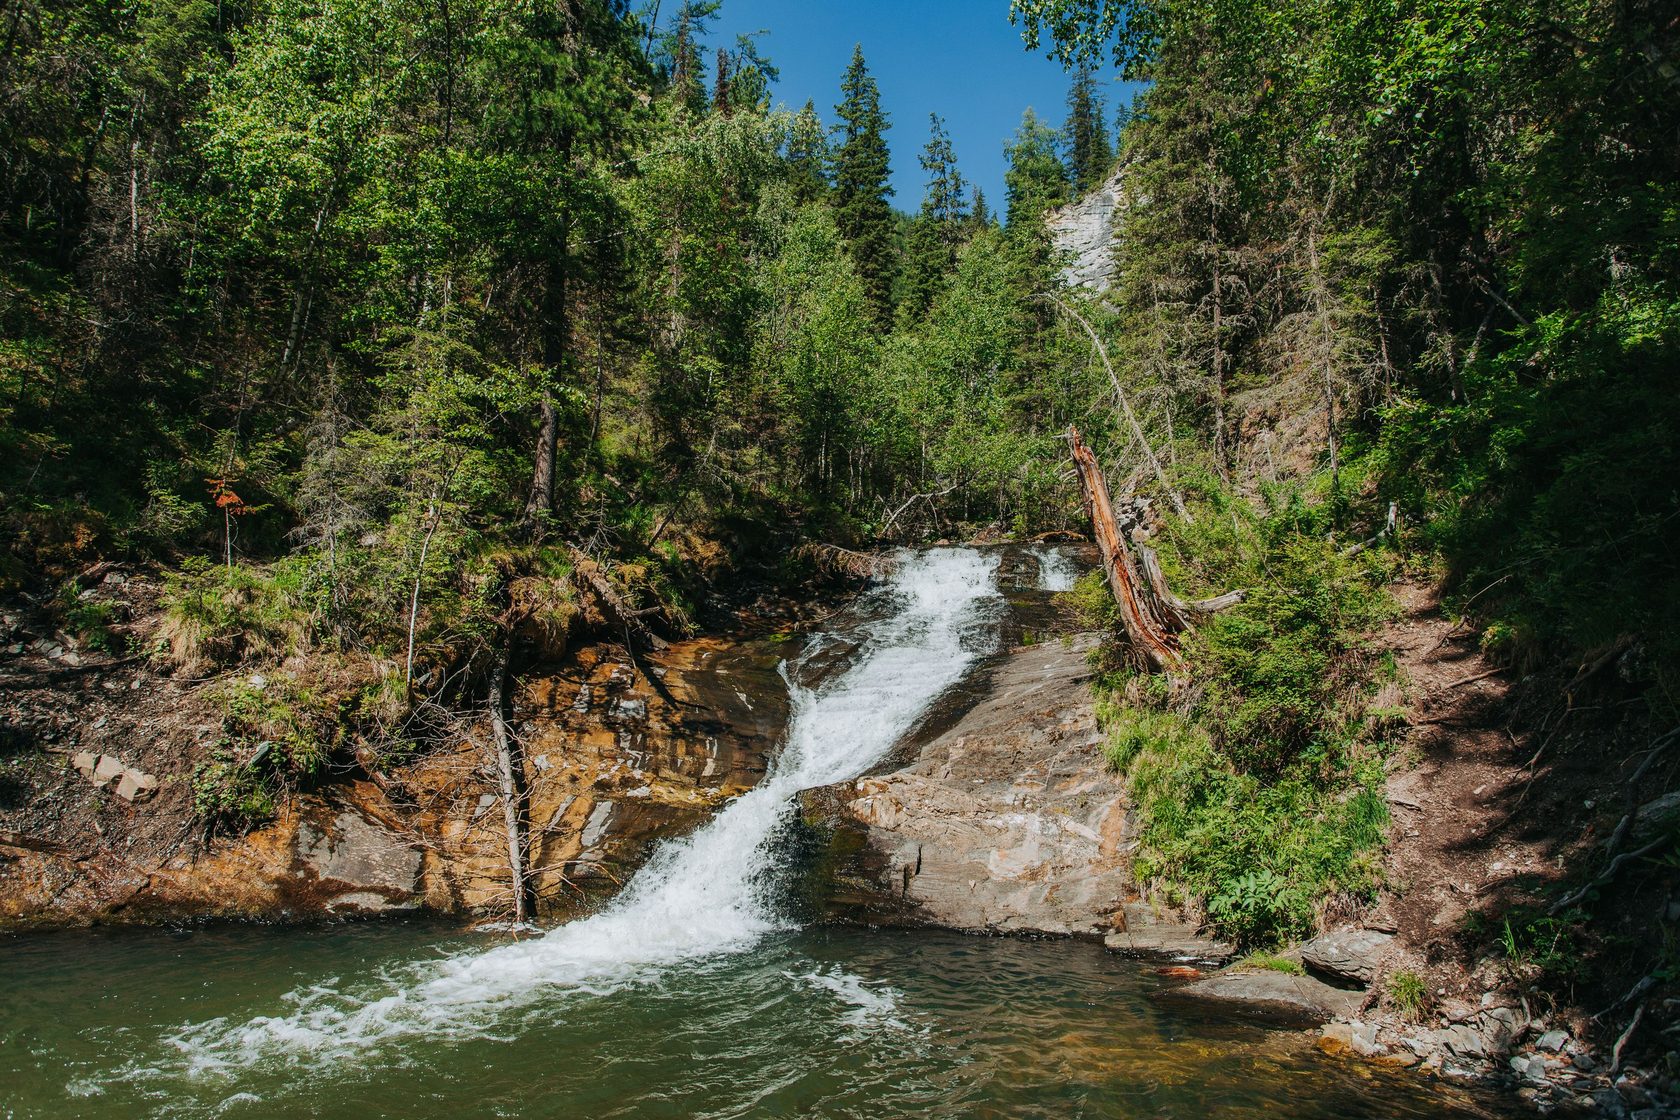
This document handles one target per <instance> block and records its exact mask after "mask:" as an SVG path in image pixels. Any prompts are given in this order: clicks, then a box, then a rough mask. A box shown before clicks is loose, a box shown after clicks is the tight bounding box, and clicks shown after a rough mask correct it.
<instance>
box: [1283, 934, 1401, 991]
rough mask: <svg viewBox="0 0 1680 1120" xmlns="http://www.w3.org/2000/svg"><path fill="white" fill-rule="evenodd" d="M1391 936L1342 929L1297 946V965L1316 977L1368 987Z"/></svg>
mask: <svg viewBox="0 0 1680 1120" xmlns="http://www.w3.org/2000/svg"><path fill="white" fill-rule="evenodd" d="M1393 940H1394V936H1393V935H1392V934H1388V933H1379V932H1377V931H1376V930H1370V929H1344V930H1336V931H1334V932H1332V933H1326V934H1324V935H1322V936H1320V937H1315V938H1313V939H1312V940H1311V941H1309V942H1307V943H1306V944H1305V945H1303V946H1301V963H1302V964H1304V965H1306V966H1307V968H1309V969H1310V970H1312V971H1313V972H1316V973H1318V974H1319V975H1320V976H1325V977H1328V978H1330V979H1332V980H1338V981H1341V982H1344V983H1352V984H1361V985H1365V984H1369V983H1370V982H1371V981H1372V979H1373V978H1374V977H1375V976H1376V974H1377V966H1378V964H1379V963H1380V962H1381V960H1382V956H1383V953H1384V952H1386V951H1387V949H1388V946H1389V944H1390V943H1391V942H1392V941H1393Z"/></svg>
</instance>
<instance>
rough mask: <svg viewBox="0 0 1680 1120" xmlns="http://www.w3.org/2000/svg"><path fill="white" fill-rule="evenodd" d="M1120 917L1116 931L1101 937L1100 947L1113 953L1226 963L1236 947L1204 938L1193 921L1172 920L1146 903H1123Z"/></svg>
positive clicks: (1234, 952) (1169, 916) (1233, 954)
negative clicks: (1119, 923) (1106, 948)
mask: <svg viewBox="0 0 1680 1120" xmlns="http://www.w3.org/2000/svg"><path fill="white" fill-rule="evenodd" d="M1120 914H1121V918H1122V924H1121V925H1120V928H1118V929H1116V930H1115V931H1114V932H1113V933H1110V934H1107V935H1105V936H1104V937H1103V944H1104V945H1106V946H1108V947H1109V948H1110V949H1113V950H1114V951H1116V952H1119V953H1136V954H1140V955H1144V956H1151V957H1172V958H1174V959H1175V960H1200V961H1226V960H1229V959H1230V958H1231V957H1233V956H1235V955H1236V951H1237V950H1236V946H1234V945H1228V944H1226V943H1225V942H1223V941H1216V940H1214V939H1213V938H1211V937H1207V936H1205V935H1203V934H1202V932H1201V930H1200V929H1199V928H1198V927H1197V925H1196V924H1195V923H1194V922H1188V921H1178V920H1175V919H1174V918H1173V917H1172V915H1170V914H1162V913H1160V912H1158V911H1156V910H1155V909H1154V908H1153V907H1151V906H1150V905H1149V904H1148V903H1144V902H1127V903H1124V904H1122V905H1121V907H1120Z"/></svg>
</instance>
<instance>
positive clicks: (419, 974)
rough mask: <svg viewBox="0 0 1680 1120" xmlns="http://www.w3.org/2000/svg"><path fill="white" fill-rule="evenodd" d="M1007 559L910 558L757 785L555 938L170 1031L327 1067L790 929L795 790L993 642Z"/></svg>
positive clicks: (869, 757) (251, 1056)
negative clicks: (780, 903)
mask: <svg viewBox="0 0 1680 1120" xmlns="http://www.w3.org/2000/svg"><path fill="white" fill-rule="evenodd" d="M996 566H997V564H996V558H995V557H988V556H984V555H982V554H980V553H978V552H975V551H972V550H969V549H937V550H933V551H929V552H925V553H921V554H916V555H907V556H905V557H904V558H903V561H902V562H901V563H900V564H899V565H898V566H897V568H896V570H895V572H894V574H893V576H892V579H891V581H890V585H889V587H888V589H887V592H888V593H889V594H890V595H891V597H892V599H893V605H894V607H895V609H894V610H893V611H892V613H891V614H889V615H888V616H887V617H886V618H884V619H882V620H881V621H878V622H875V623H872V624H870V625H869V627H868V628H867V631H866V633H865V636H864V637H865V640H864V644H863V646H862V647H861V649H860V651H859V654H858V657H857V660H856V661H855V662H854V663H853V665H852V666H851V667H850V668H849V669H848V670H846V671H845V672H844V673H843V674H842V675H841V676H839V677H838V678H837V679H835V680H833V681H832V682H831V683H829V684H827V685H825V686H823V687H821V688H818V689H815V690H810V689H806V688H803V687H801V686H799V685H798V684H797V683H795V682H794V681H793V679H792V677H791V676H790V682H789V688H790V690H791V691H792V694H793V718H792V721H791V723H790V725H789V728H788V734H787V741H786V744H785V745H784V747H783V749H782V752H781V755H780V757H779V758H778V760H777V762H776V765H775V766H774V767H773V769H772V770H771V772H770V774H769V775H768V776H767V777H766V778H765V780H764V782H762V783H761V784H760V785H759V786H758V787H757V788H755V789H753V790H751V791H749V792H748V793H746V794H743V795H742V796H741V797H739V798H737V799H736V800H735V801H733V802H731V803H730V804H729V806H728V807H727V808H725V809H724V810H723V811H722V812H721V813H719V814H718V815H717V816H716V817H714V818H713V819H712V820H711V821H710V822H708V823H707V824H706V825H705V826H703V827H702V828H700V829H698V830H697V831H695V832H694V833H692V834H691V835H689V836H687V837H685V838H683V839H681V840H678V841H673V842H669V843H667V844H665V845H663V846H662V847H661V848H660V849H659V851H658V852H657V853H656V854H655V855H654V857H653V858H652V860H650V861H649V863H648V865H647V866H646V867H644V868H643V869H642V871H641V872H640V873H638V874H637V875H636V876H635V878H634V879H633V880H632V881H631V883H630V885H629V886H628V887H627V888H626V889H625V891H624V893H623V894H622V895H620V896H619V898H618V899H617V900H616V901H615V902H614V903H613V904H612V905H611V906H609V907H608V908H607V909H605V910H603V911H602V912H600V913H599V914H596V915H593V916H591V917H589V918H585V919H581V920H579V921H576V922H572V923H571V924H569V925H565V926H561V927H559V928H557V929H555V930H553V931H552V932H550V933H548V934H546V935H545V936H542V937H539V938H535V939H533V940H530V941H525V942H522V943H519V944H513V945H505V946H501V947H499V948H496V949H492V950H489V951H487V952H478V953H464V954H461V955H458V956H454V957H450V958H446V959H443V960H435V961H428V962H424V963H421V964H415V965H411V966H408V968H407V969H406V970H405V971H403V972H401V973H396V974H392V975H390V976H387V977H386V978H384V979H382V980H380V981H378V982H376V983H375V984H373V985H371V986H370V987H365V988H363V989H361V990H356V989H354V988H347V987H341V986H338V985H336V984H331V983H329V984H323V985H321V986H318V987H312V988H308V989H303V990H298V991H294V992H292V993H291V994H290V995H289V996H288V997H287V999H288V1002H289V1003H290V1004H291V1009H290V1010H289V1011H288V1012H287V1013H286V1014H283V1015H276V1016H261V1017H257V1018H253V1019H250V1020H248V1021H244V1022H236V1021H232V1020H229V1019H214V1020H210V1021H208V1022H203V1023H197V1024H193V1025H190V1026H188V1027H186V1028H184V1029H183V1030H181V1031H180V1032H179V1033H178V1034H176V1035H174V1036H173V1037H171V1038H170V1039H169V1040H168V1041H169V1042H170V1043H171V1044H172V1045H173V1046H174V1047H175V1048H176V1049H177V1050H178V1051H179V1053H180V1055H181V1057H182V1059H183V1061H184V1062H185V1064H186V1067H187V1069H188V1070H189V1071H190V1072H193V1073H195V1074H208V1073H215V1072H217V1071H220V1072H223V1073H226V1074H234V1073H236V1072H237V1071H238V1070H239V1069H241V1068H249V1067H251V1066H254V1065H257V1064H258V1063H262V1062H266V1061H276V1062H283V1063H290V1064H310V1065H326V1064H332V1063H335V1062H339V1061H344V1060H348V1059H350V1058H352V1057H354V1056H358V1055H365V1054H366V1053H367V1052H368V1051H370V1050H371V1049H376V1048H378V1047H380V1046H382V1045H385V1044H388V1043H391V1042H395V1041H398V1040H401V1039H403V1038H406V1037H413V1036H426V1037H429V1038H450V1037H464V1036H469V1035H477V1034H482V1033H485V1032H491V1031H494V1030H495V1029H497V1024H498V1023H501V1024H504V1025H505V1023H506V1022H507V1017H508V1016H509V1014H510V1013H512V1012H515V1011H518V1010H520V1009H529V1008H531V1007H532V1006H533V1005H535V1004H536V1003H537V1002H538V1001H540V1000H542V999H543V998H544V996H545V994H548V995H553V994H556V993H563V992H566V991H575V992H587V993H596V994H604V993H609V992H612V991H614V990H618V989H621V988H624V987H627V986H631V985H637V984H644V983H650V982H655V981H657V979H658V977H659V974H660V973H661V971H662V970H664V969H666V968H669V967H670V966H673V965H677V964H685V963H686V964H688V965H690V966H692V965H693V964H695V963H697V962H699V961H703V960H705V959H708V958H714V957H717V956H719V955H722V954H727V953H731V952H739V951H741V950H744V949H747V948H749V947H750V946H752V945H753V944H755V943H756V942H758V941H759V940H760V939H761V938H763V937H764V936H765V935H766V934H768V933H770V932H772V931H774V930H776V929H779V928H785V926H786V924H787V922H786V919H784V918H783V917H781V916H780V915H779V914H778V913H777V912H776V910H775V907H774V905H773V903H772V902H771V901H770V898H769V892H768V891H767V889H766V888H767V886H768V885H769V884H770V883H771V882H772V881H773V870H774V863H775V860H774V852H773V850H772V847H773V841H774V840H775V838H776V835H777V833H778V830H779V828H780V826H781V825H782V824H783V822H784V821H785V820H786V818H787V815H788V813H789V811H790V803H791V799H792V798H793V796H794V795H795V794H797V793H798V792H799V791H800V790H803V789H809V788H811V787H814V786H821V785H827V784H830V783H833V782H838V781H843V780H846V779H848V778H853V777H856V776H857V775H859V774H861V773H863V772H864V771H866V770H868V769H869V768H870V767H871V766H872V765H874V764H875V763H877V762H878V761H880V760H881V759H882V758H883V757H884V756H885V755H886V754H887V752H888V751H889V750H891V749H892V747H893V745H894V744H895V743H896V742H897V741H898V740H899V739H900V738H901V737H902V736H903V735H904V733H905V732H906V731H908V730H909V729H910V728H911V727H912V726H913V725H914V724H915V722H916V720H917V719H918V718H919V717H920V716H921V715H922V713H923V712H924V711H926V709H927V708H928V706H929V705H930V704H931V703H932V702H933V700H934V699H936V698H937V697H938V696H939V695H940V693H942V692H944V691H945V689H947V688H949V687H950V686H951V685H953V684H955V683H957V681H959V680H960V679H961V678H962V676H963V674H964V673H966V672H967V670H968V668H969V666H970V665H971V664H972V663H973V662H974V660H975V659H976V658H977V657H979V656H980V655H981V654H982V653H984V652H986V650H987V648H988V643H989V635H991V634H992V632H993V627H992V626H991V625H990V622H991V617H992V613H993V610H992V608H993V606H994V605H995V604H996V603H997V602H999V601H1000V600H999V596H998V592H997V590H996V586H995V569H996Z"/></svg>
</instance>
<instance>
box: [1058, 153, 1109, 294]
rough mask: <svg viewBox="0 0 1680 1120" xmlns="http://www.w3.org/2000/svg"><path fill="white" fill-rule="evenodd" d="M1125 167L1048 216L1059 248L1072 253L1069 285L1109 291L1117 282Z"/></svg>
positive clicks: (1066, 276) (1067, 273)
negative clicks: (1116, 251)
mask: <svg viewBox="0 0 1680 1120" xmlns="http://www.w3.org/2000/svg"><path fill="white" fill-rule="evenodd" d="M1121 173H1122V171H1121V170H1116V171H1115V172H1114V174H1113V175H1112V176H1110V177H1109V179H1108V181H1107V182H1105V183H1103V185H1102V186H1100V187H1098V188H1097V189H1096V190H1094V191H1092V192H1091V193H1090V194H1087V195H1085V196H1084V197H1083V198H1081V199H1079V200H1078V201H1076V202H1070V203H1068V204H1067V205H1066V206H1063V207H1060V208H1058V209H1056V210H1052V211H1051V212H1050V214H1049V216H1048V217H1047V218H1046V219H1045V225H1046V227H1047V228H1048V229H1049V231H1050V239H1051V242H1052V243H1053V244H1054V245H1055V247H1056V250H1057V251H1058V252H1060V253H1065V254H1067V255H1068V263H1067V264H1066V266H1065V267H1064V268H1063V269H1062V281H1063V283H1065V284H1067V285H1068V286H1069V287H1075V288H1090V289H1091V290H1093V291H1098V292H1103V291H1107V290H1108V289H1109V287H1110V286H1112V285H1113V283H1114V252H1113V249H1114V235H1115V230H1116V226H1117V225H1118V220H1119V210H1120V202H1121V199H1122V198H1123V197H1124V196H1123V195H1122V194H1121V191H1120V179H1121Z"/></svg>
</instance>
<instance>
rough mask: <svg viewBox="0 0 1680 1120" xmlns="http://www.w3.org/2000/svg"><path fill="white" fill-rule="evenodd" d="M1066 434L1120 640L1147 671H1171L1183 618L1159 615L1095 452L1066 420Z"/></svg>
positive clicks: (1178, 660)
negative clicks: (1115, 610)
mask: <svg viewBox="0 0 1680 1120" xmlns="http://www.w3.org/2000/svg"><path fill="white" fill-rule="evenodd" d="M1067 438H1068V445H1069V447H1070V448H1071V449H1072V453H1073V466H1074V470H1076V471H1077V472H1078V473H1079V495H1080V498H1081V500H1082V501H1083V502H1084V504H1085V516H1087V517H1089V518H1090V519H1091V535H1092V536H1093V537H1094V538H1095V539H1096V542H1097V551H1098V552H1099V553H1100V554H1101V556H1102V565H1103V574H1104V575H1105V576H1107V577H1108V587H1109V590H1110V591H1112V592H1113V593H1114V602H1115V604H1116V605H1117V606H1118V607H1119V608H1120V624H1121V626H1123V627H1124V628H1125V631H1126V639H1127V641H1129V642H1130V643H1131V646H1132V649H1133V650H1134V651H1135V652H1136V653H1137V655H1138V657H1139V658H1140V659H1141V660H1142V661H1143V663H1144V664H1145V665H1146V666H1147V667H1148V668H1149V669H1150V670H1151V671H1153V672H1172V671H1174V670H1176V669H1178V668H1179V666H1180V665H1181V664H1182V662H1183V658H1182V657H1181V655H1180V653H1179V645H1178V634H1179V633H1180V632H1182V631H1183V630H1184V628H1185V627H1184V620H1183V619H1182V618H1176V619H1174V618H1170V617H1169V616H1167V615H1165V614H1164V612H1163V611H1162V609H1161V604H1160V602H1159V600H1158V599H1157V597H1156V596H1155V594H1154V592H1153V590H1152V589H1151V588H1150V586H1149V584H1148V582H1147V581H1146V580H1145V579H1144V577H1143V576H1142V575H1141V573H1140V572H1139V571H1138V565H1137V563H1136V561H1135V560H1134V558H1133V556H1132V551H1131V548H1130V545H1129V544H1128V542H1127V541H1126V538H1125V537H1124V536H1123V535H1122V534H1121V532H1120V526H1119V524H1118V523H1117V522H1116V521H1115V519H1114V505H1113V502H1112V501H1111V499H1110V498H1109V494H1108V481H1107V480H1106V479H1105V478H1104V477H1103V472H1102V467H1100V466H1098V465H1097V457H1096V456H1095V455H1094V454H1092V453H1091V449H1090V448H1089V447H1087V446H1086V445H1085V441H1084V439H1082V438H1081V437H1080V435H1079V429H1078V428H1076V427H1074V426H1073V425H1072V424H1069V425H1068V430H1067Z"/></svg>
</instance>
